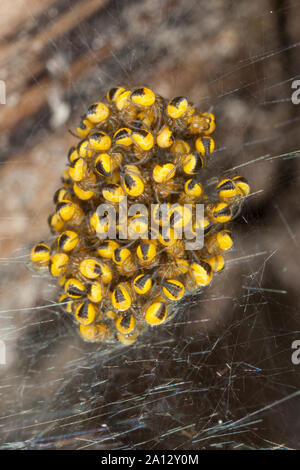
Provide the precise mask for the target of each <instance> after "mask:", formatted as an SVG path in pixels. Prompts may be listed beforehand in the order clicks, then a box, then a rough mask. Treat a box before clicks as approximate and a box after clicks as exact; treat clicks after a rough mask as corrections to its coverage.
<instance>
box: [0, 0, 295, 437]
mask: <svg viewBox="0 0 300 470" xmlns="http://www.w3.org/2000/svg"><path fill="white" fill-rule="evenodd" d="M299 20H300V2H299V1H296V0H284V1H279V0H278V1H276V0H261V1H260V2H249V1H247V0H240V1H232V0H211V1H209V2H208V1H204V0H203V1H202V0H201V1H185V0H140V1H132V0H123V1H122V0H42V1H41V0H26V1H25V0H14V2H9V1H8V0H4V1H2V2H1V4H0V79H1V80H4V81H5V84H6V104H5V105H0V161H1V166H0V194H1V216H0V237H1V239H0V253H1V255H0V256H1V265H0V269H1V270H0V273H1V277H0V305H1V309H2V310H5V309H11V310H14V309H19V308H25V307H28V311H27V313H26V314H27V317H26V319H27V320H26V321H28V315H33V313H34V312H33V311H31V310H30V308H31V307H34V306H36V305H42V304H45V303H48V302H51V300H53V299H54V294H55V291H54V289H53V288H52V286H51V285H49V282H48V281H47V280H46V281H45V280H43V279H38V278H36V277H34V276H33V273H32V272H31V271H30V270H29V269H27V268H26V267H24V262H25V263H26V262H27V261H28V251H29V249H30V247H31V245H32V244H33V243H34V242H36V241H39V240H40V239H43V238H47V234H48V226H47V216H48V214H49V212H50V211H51V209H52V195H53V193H54V191H55V190H56V188H57V187H58V185H59V175H60V173H61V172H62V170H63V168H64V166H65V163H66V155H67V151H68V148H69V147H70V146H71V145H72V143H73V142H74V140H75V139H74V137H73V136H72V135H71V134H70V133H69V132H68V130H69V129H74V127H75V125H76V123H77V122H78V119H79V117H80V115H81V114H83V112H85V110H86V108H87V106H88V105H89V104H90V103H92V102H93V101H94V100H97V99H99V98H101V97H102V96H103V94H104V93H105V92H106V90H107V89H108V88H110V87H111V86H114V85H117V84H125V85H128V86H135V85H147V86H149V87H152V88H153V89H155V90H156V91H157V92H158V93H160V94H162V95H164V96H166V97H172V96H177V95H186V96H188V97H189V99H191V100H192V101H194V102H195V103H199V104H200V105H201V106H203V111H206V110H207V109H209V108H210V107H211V106H212V107H213V109H214V112H215V114H216V119H217V130H216V141H217V147H218V151H217V152H216V154H215V171H216V175H221V174H222V172H224V171H225V170H226V169H229V168H232V167H235V166H239V165H244V164H246V163H247V162H250V161H252V160H255V159H259V158H260V157H262V156H265V158H261V159H260V160H258V161H257V162H255V163H252V164H247V165H245V166H244V167H242V168H241V169H239V170H238V171H239V172H240V173H241V174H243V175H245V176H246V177H247V178H248V179H249V181H250V183H251V188H252V191H253V193H254V195H253V196H252V197H251V198H250V199H249V201H248V203H247V207H246V209H245V213H244V218H241V219H239V221H238V222H237V223H236V224H235V233H236V245H235V247H236V248H235V251H234V252H233V253H232V254H231V258H232V259H234V258H240V257H243V256H245V257H247V256H250V258H248V260H247V261H246V263H244V262H239V263H232V264H231V265H229V267H228V270H226V271H225V272H224V274H222V276H220V277H218V278H217V279H216V282H215V283H214V284H213V286H212V288H211V289H210V290H209V292H208V293H207V294H206V297H205V299H206V300H207V302H206V304H205V308H204V307H203V304H201V308H200V307H199V306H198V307H197V306H196V308H195V318H196V319H197V318H199V316H200V318H203V316H204V317H205V316H209V320H210V322H209V326H208V328H209V329H211V330H212V331H214V330H215V328H217V327H218V326H220V325H221V326H222V325H224V322H225V324H227V325H228V324H229V323H230V322H231V321H235V320H236V318H238V319H240V315H242V314H243V313H242V312H243V302H242V301H241V297H242V294H245V293H247V292H248V294H249V295H250V294H251V289H250V291H245V290H243V288H244V286H245V285H246V286H250V288H253V289H257V288H258V289H261V288H267V289H271V290H272V289H273V290H274V291H282V292H284V291H286V292H287V293H288V295H285V294H282V295H281V296H280V293H279V294H278V292H277V293H276V292H275V293H274V294H273V295H272V296H271V297H270V298H269V297H266V296H267V295H268V294H265V293H262V292H263V291H262V292H259V291H257V292H256V294H257V297H255V299H256V301H257V303H258V302H262V303H263V301H265V303H266V305H267V307H266V309H267V310H266V311H263V312H264V313H266V312H267V316H269V315H271V317H272V321H275V324H276V328H275V327H274V323H272V321H271V326H270V331H269V333H270V335H272V331H273V328H274V331H275V330H276V331H279V330H281V328H283V326H284V327H286V328H287V324H286V323H285V321H287V319H286V318H287V317H288V319H289V321H290V322H291V323H288V325H289V326H288V328H289V329H291V331H292V329H293V328H294V329H295V330H297V328H298V326H299V323H298V319H297V315H296V312H298V305H299V251H298V250H299V244H298V240H299V231H300V218H299V212H300V206H299V192H298V191H299V158H296V157H295V156H294V155H293V154H290V152H295V151H297V150H299V148H300V147H299V144H300V139H299V122H300V119H299V109H300V105H299V106H298V107H297V106H296V105H293V104H292V103H291V93H292V90H291V84H292V81H293V79H296V78H297V77H299V76H300V59H299V45H300V43H299V41H300V38H299ZM282 154H286V157H282V156H281V157H279V156H280V155H282ZM272 157H274V158H272ZM259 253H262V255H259ZM251 255H257V256H256V257H253V259H252V258H251ZM224 293H226V296H225V297H226V298H224V299H223V300H222V303H221V304H220V303H218V302H216V301H215V299H216V298H218V297H222V296H224ZM239 296H240V297H239ZM237 297H239V298H240V301H239V302H238V304H239V305H240V307H237V306H236V305H235V307H234V308H233V299H234V298H237ZM199 305H200V304H199ZM236 307H237V308H236ZM245 308H246V307H245ZM262 308H263V307H262ZM203 309H204V310H203ZM282 312H285V314H286V315H287V317H285V320H284V325H283V324H281V323H280V321H279V320H278V315H279V314H280V313H282ZM256 313H257V312H256ZM235 315H237V317H235ZM274 316H275V317H274ZM20 317H21V318H20ZM39 318H40V317H39ZM268 318H269V317H268ZM24 321H25V320H24V317H23V313H22V314H20V316H19V314H18V313H16V314H15V315H14V314H13V313H12V312H9V313H8V315H7V316H5V315H4V316H3V319H2V320H1V322H2V330H3V334H4V337H5V338H6V334H7V331H8V336H9V337H12V338H13V340H12V345H11V355H10V358H11V359H10V360H9V365H10V366H11V367H12V370H14V369H13V363H14V360H15V358H16V357H18V353H17V352H16V351H17V349H16V346H15V343H14V341H15V340H16V339H17V338H18V337H20V336H22V331H23V326H24ZM26 321H25V323H26ZM277 321H278V322H279V323H278V325H277V323H276V322H277ZM228 322H229V323H228ZM11 325H14V326H16V327H17V328H16V329H14V330H10V328H12V326H11ZM18 328H20V331H19V330H18ZM277 328H278V330H277ZM0 330H1V328H0ZM186 333H187V334H190V333H191V329H189V327H188V326H186ZM10 334H12V336H10ZM290 339H291V338H290V337H289V341H290ZM289 344H290V343H289V342H287V343H286V344H281V343H280V351H281V352H283V351H284V350H285V348H286V350H288V351H289V349H288V348H289ZM286 354H287V356H286V357H287V359H286V360H287V361H289V359H288V358H289V352H287V353H286ZM286 367H287V368H289V367H290V363H289V362H288V363H287V365H286ZM291 387H292V386H291ZM12 400H13V398H12ZM29 401H30V400H29ZM11 406H12V407H13V405H12V404H11ZM294 445H295V444H294Z"/></svg>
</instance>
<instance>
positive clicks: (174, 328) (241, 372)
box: [0, 0, 300, 450]
mask: <svg viewBox="0 0 300 470" xmlns="http://www.w3.org/2000/svg"><path fill="white" fill-rule="evenodd" d="M94 3H95V4H96V3H98V7H99V11H98V10H96V12H95V13H93V14H92V15H91V16H90V17H89V18H88V19H84V20H83V21H78V24H77V25H76V27H74V28H73V29H72V30H71V31H69V32H68V33H65V34H62V35H61V36H60V37H57V38H55V39H53V40H52V39H51V40H49V42H48V44H47V57H48V59H47V70H48V72H47V73H48V75H49V77H50V78H51V84H52V85H51V87H50V88H49V89H47V90H46V91H45V93H47V96H48V98H47V100H48V101H47V109H42V111H41V114H40V119H39V120H38V121H37V122H36V123H35V127H33V125H32V122H31V123H30V126H31V127H30V129H31V130H30V132H28V128H26V127H24V128H21V129H20V130H19V133H18V134H17V135H16V136H15V139H14V141H11V142H9V143H8V145H7V151H6V152H4V154H3V162H4V163H3V167H2V168H1V170H2V174H4V175H5V178H9V177H10V175H11V174H13V176H12V177H13V178H15V180H14V181H15V182H16V181H17V183H18V184H19V185H20V188H19V189H18V188H16V186H13V190H12V189H10V187H8V184H7V186H5V184H4V186H3V187H4V191H6V192H8V194H9V196H11V198H13V193H14V194H16V193H17V194H18V197H19V198H20V197H21V198H22V197H24V206H25V207H26V205H27V206H28V205H29V203H31V198H32V197H33V196H32V194H31V192H30V191H31V190H30V189H28V188H30V185H31V183H32V182H33V183H34V180H33V179H32V178H34V175H35V173H34V172H36V174H37V175H39V174H41V171H43V172H45V166H44V163H41V162H43V160H45V158H46V159H47V157H48V156H49V155H53V154H58V155H59V156H58V157H57V158H56V157H53V160H51V166H52V167H54V173H55V175H56V176H55V177H53V178H52V173H51V175H50V176H51V177H50V176H49V178H48V180H47V178H46V179H44V180H43V181H47V187H46V190H45V189H44V193H45V194H44V195H43V197H42V199H41V206H40V207H39V208H38V205H35V206H33V209H31V211H32V212H33V215H32V212H31V219H30V220H27V222H26V224H25V227H26V228H27V230H28V233H29V235H28V236H27V234H26V235H24V237H23V238H21V239H20V240H19V239H18V241H17V245H16V246H15V248H14V251H13V253H12V254H11V255H10V256H8V257H3V258H2V259H1V273H2V276H3V279H2V281H1V299H2V300H3V308H1V311H0V338H1V339H2V340H4V341H5V344H6V346H7V365H6V366H0V374H1V375H0V379H1V382H0V397H1V401H0V403H1V414H0V436H1V437H0V446H1V448H4V449H6V448H9V449H12V448H20V449H53V448H60V449H98V450H101V449H211V448H219V449H243V448H248V449H258V448H259V449H263V448H268V449H279V448H299V438H298V435H299V422H298V421H297V419H295V416H297V411H298V408H299V405H300V396H299V395H300V391H299V385H300V377H299V371H300V369H299V367H300V366H297V365H293V364H292V361H291V354H292V350H291V344H292V342H293V341H294V340H295V339H298V338H299V337H300V331H299V313H298V301H299V292H298V291H299V288H298V264H297V263H298V262H299V255H298V249H299V245H298V241H297V237H298V230H299V217H298V216H299V203H298V197H297V196H298V192H297V189H298V188H299V185H298V183H299V160H298V158H299V144H300V143H299V131H298V126H299V109H300V108H297V106H296V105H293V104H292V102H291V93H292V89H291V84H292V82H293V80H295V79H297V77H299V76H300V67H299V54H298V48H299V46H300V40H299V37H298V38H297V21H298V22H299V4H300V2H299V1H281V2H279V1H272V2H271V1H262V2H257V3H256V4H255V5H252V3H251V4H250V2H246V1H239V2H231V1H229V0H223V1H217V0H216V1H213V2H204V1H203V2H202V1H200V2H194V1H190V2H183V1H179V0H178V1H163V2H161V1H158V0H154V1H153V0H151V1H150V0H143V1H140V2H138V4H139V5H138V6H137V4H136V2H132V1H125V2H119V1H110V2H109V1H107V2H105V1H103V2H101V1H98V2H94ZM61 4H62V5H63V7H60V8H62V10H63V11H62V10H61V11H59V14H64V11H68V10H69V11H71V12H76V11H77V10H76V9H77V8H78V6H80V5H83V4H84V2H71V1H65V2H61ZM45 8H47V7H45ZM55 8H56V9H58V6H57V5H56V4H55V5H54V6H53V7H52V10H50V9H49V10H48V9H47V12H46V11H45V12H43V13H41V14H39V15H36V14H35V13H32V14H31V13H30V12H29V16H30V15H31V20H32V25H33V26H32V28H35V30H34V29H32V31H34V34H39V33H40V32H41V31H42V30H43V28H44V27H45V25H48V23H49V22H51V21H53V22H54V21H55ZM51 11H52V13H51ZM49 12H50V13H51V15H50V13H49ZM35 15H36V16H35ZM49 18H50V19H49ZM51 18H52V19H51ZM107 25H109V27H108V26H107ZM47 31H48V30H47V29H46V33H45V34H47ZM30 34H33V33H32V32H31V33H30ZM99 51H100V52H99ZM297 54H298V56H297ZM76 61H77V62H76ZM74 63H75V65H76V64H79V65H80V66H81V67H86V69H87V71H86V73H83V74H82V76H80V79H77V78H76V73H75V71H76V70H77V69H76V67H74V66H73V64H74ZM74 69H75V71H74ZM24 70H25V71H26V73H29V75H30V71H28V64H27V65H26V63H25V64H24ZM80 70H81V69H80ZM62 77H68V86H67V87H66V88H63V87H62V85H61V80H62ZM32 81H33V82H35V84H36V85H37V86H38V87H39V86H40V87H44V82H43V76H42V75H32ZM116 84H125V85H128V86H130V87H132V86H135V85H140V84H146V85H148V86H151V87H152V88H153V89H155V91H157V92H159V93H161V94H162V95H164V96H170V97H171V96H176V95H187V96H188V97H189V98H190V99H191V100H192V101H194V102H195V103H199V104H200V105H201V106H203V110H204V111H206V110H208V109H210V108H212V109H213V112H214V113H215V115H216V117H217V131H216V141H217V151H216V152H215V159H214V162H213V164H212V166H211V168H209V171H210V172H212V173H213V174H214V175H215V176H217V177H220V176H222V175H227V174H229V175H230V174H236V173H238V174H242V175H243V176H245V177H247V179H248V180H249V182H250V184H251V189H252V193H251V195H250V197H249V198H248V200H247V202H246V204H245V207H244V209H243V214H242V216H241V217H239V219H238V220H236V221H235V222H234V223H233V235H234V249H233V250H232V251H231V252H230V253H229V254H228V255H227V258H226V260H227V264H226V268H225V270H224V271H223V272H222V273H220V274H219V275H216V276H215V279H214V281H213V283H212V285H211V287H209V288H207V289H205V290H203V292H201V293H200V294H197V295H190V296H188V297H186V298H185V299H184V301H182V302H181V304H180V305H179V307H178V313H177V315H176V317H175V319H174V320H173V321H172V322H170V323H168V324H166V325H163V326H160V327H158V328H153V329H151V330H150V331H148V332H147V333H145V334H144V335H143V336H142V337H141V338H140V341H138V342H137V343H136V344H135V345H134V346H131V347H124V346H121V345H104V346H103V345H100V346H98V345H97V346H95V345H91V344H86V343H83V342H82V341H81V340H80V338H79V337H78V335H77V333H76V331H75V330H74V327H73V324H72V322H71V320H70V319H69V318H68V317H67V316H66V315H62V314H61V313H60V311H59V309H58V308H57V305H56V304H55V301H54V299H55V298H56V296H55V295H56V288H55V285H54V283H53V281H52V280H51V279H49V278H48V277H46V278H40V277H39V276H37V275H36V274H35V273H34V272H32V271H31V270H30V268H29V266H28V253H29V250H30V246H31V244H32V243H33V242H34V241H39V239H40V238H41V239H42V238H43V236H44V237H46V236H47V226H46V222H45V217H42V214H43V213H44V212H46V211H47V210H49V209H48V208H49V207H50V206H49V201H50V203H51V198H52V194H53V189H54V188H55V187H57V185H58V181H59V175H60V173H61V171H62V168H63V165H64V164H65V160H66V159H65V155H66V149H67V148H68V147H69V146H70V145H71V143H72V142H73V141H74V139H73V137H72V136H69V135H68V133H67V130H68V129H69V128H73V129H74V123H76V122H77V121H78V117H79V116H80V115H81V114H82V113H83V112H84V111H85V110H86V108H87V106H88V105H89V104H90V103H92V102H93V101H94V100H95V99H97V98H99V97H101V96H102V95H103V94H104V93H105V91H106V89H108V88H110V87H111V86H114V85H116ZM26 129H27V130H26ZM53 136H54V138H53ZM48 138H49V139H50V140H49V144H48V141H47V139H48ZM51 138H52V140H51ZM72 139H73V140H72ZM18 146H19V147H18ZM35 146H36V148H38V150H34V148H35ZM20 147H21V148H24V149H25V150H26V149H28V152H30V151H32V152H34V151H36V154H34V153H33V155H36V156H35V157H33V161H32V162H31V166H30V167H29V170H31V171H29V170H28V171H27V172H25V174H24V172H23V170H22V169H19V167H18V165H16V164H13V165H12V166H9V164H10V159H9V155H10V154H11V153H12V152H14V151H15V150H18V149H19V148H20ZM32 149H33V150H32ZM26 155H28V153H26ZM26 158H27V157H26V156H25V157H24V160H26ZM62 160H63V161H62ZM46 170H47V167H46ZM5 172H6V173H5ZM54 173H53V174H54ZM37 177H38V176H35V178H37ZM1 181H2V179H1ZM4 182H5V180H4ZM23 185H24V186H23ZM6 194H7V193H6ZM12 200H13V199H12ZM44 208H45V211H44ZM26 214H27V212H26ZM25 218H26V219H27V216H26V217H25ZM31 220H32V227H31V225H30V223H31ZM4 223H8V224H12V225H9V227H10V230H13V229H12V227H14V225H13V224H16V225H18V223H19V222H18V218H17V217H16V216H15V215H14V211H13V210H12V211H11V215H10V216H9V217H7V218H6V219H5V220H4ZM42 226H43V227H42ZM5 233H6V232H5ZM5 236H6V235H4V236H3V240H4V239H5ZM26 237H27V238H26ZM24 238H25V240H24Z"/></svg>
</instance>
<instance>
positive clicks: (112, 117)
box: [31, 87, 249, 344]
mask: <svg viewBox="0 0 300 470" xmlns="http://www.w3.org/2000/svg"><path fill="white" fill-rule="evenodd" d="M214 129H215V118H214V115H213V114H211V113H207V112H204V113H201V112H200V111H199V109H197V108H196V107H195V106H193V104H191V103H190V102H189V101H188V100H187V98H185V97H176V98H173V99H172V100H171V101H168V100H165V99H164V98H162V97H161V96H159V95H156V94H155V93H154V92H153V91H152V90H150V89H148V88H144V87H143V88H135V89H133V90H126V89H124V88H122V87H115V88H112V89H111V90H109V91H108V93H107V96H106V99H105V100H103V102H97V103H94V104H92V105H91V106H90V107H89V109H88V110H87V113H86V114H85V115H84V116H83V117H82V119H81V122H80V124H79V126H78V128H77V134H78V135H79V140H80V139H81V140H80V141H79V143H77V145H74V146H73V147H72V148H71V149H70V151H69V154H68V164H67V165H68V166H67V169H66V170H65V171H64V173H63V176H62V186H61V188H59V189H58V190H57V192H56V193H55V196H54V203H55V205H56V207H55V211H54V212H53V213H52V214H51V215H50V217H49V225H50V228H51V231H52V234H53V240H52V241H51V242H50V243H45V242H41V243H39V244H37V245H35V246H34V247H33V248H32V251H31V259H32V261H33V262H34V264H35V265H36V266H37V267H39V268H47V269H49V271H50V274H51V275H52V276H54V277H55V278H57V280H58V285H59V286H60V288H61V290H62V291H63V292H62V293H61V295H60V297H59V303H60V304H61V307H62V308H63V310H64V311H66V312H68V313H69V314H71V315H72V316H73V318H74V321H75V322H76V323H77V324H78V326H79V331H80V334H81V336H82V337H83V338H84V339H85V340H87V341H93V342H100V341H110V340H114V339H115V338H117V339H118V340H119V341H121V342H122V343H124V344H132V343H134V342H135V341H136V339H137V337H138V336H139V335H140V334H141V332H142V331H144V330H145V328H146V327H147V326H149V325H150V326H153V325H159V324H162V323H164V322H166V321H168V320H169V319H170V318H171V317H172V312H173V311H174V308H173V307H174V305H176V302H178V301H179V300H180V299H181V298H182V297H183V296H184V295H185V294H186V293H188V292H193V291H195V290H197V289H201V288H203V287H205V286H208V285H209V284H210V283H211V281H212V277H213V273H216V272H219V271H221V270H222V269H223V268H224V257H223V255H224V252H225V251H227V250H229V249H230V248H231V247H232V243H233V242H232V238H231V233H230V231H229V229H228V223H230V221H231V220H232V219H233V218H234V217H235V216H236V215H237V214H238V213H239V211H240V207H241V204H242V200H243V199H244V197H245V196H247V195H248V193H249V185H248V183H247V181H246V180H245V179H244V178H242V177H240V176H234V177H232V178H225V179H222V180H219V181H218V182H217V183H216V184H215V185H214V187H213V189H211V190H210V191H209V195H208V193H207V191H206V189H205V183H206V182H205V181H204V180H205V178H204V176H203V171H202V168H203V166H204V163H205V162H206V161H208V160H210V158H211V156H212V153H213V152H214V147H215V143H214V140H213V139H212V137H211V134H212V132H213V131H214ZM121 201H126V208H127V209H129V208H130V207H132V204H137V203H139V204H143V207H146V208H147V209H149V211H148V212H147V214H150V213H151V220H152V219H153V220H154V221H155V224H156V228H153V226H152V225H151V228H149V217H148V216H147V214H145V213H144V212H143V211H140V212H139V211H138V212H136V213H135V214H134V215H133V216H130V217H129V218H127V225H128V231H127V238H126V237H125V238H124V236H121V235H120V230H121V228H120V227H121V225H122V220H121V219H122V216H121V211H120V205H119V203H120V202H121ZM104 203H105V204H107V205H108V206H105V207H112V208H114V209H115V211H116V214H117V216H118V221H117V224H116V228H115V236H114V237H110V238H109V239H104V237H105V236H106V235H107V234H108V233H109V229H110V228H111V224H112V220H111V217H110V212H109V211H107V212H104V213H100V212H99V210H97V209H98V208H99V207H100V206H101V205H103V204H104ZM162 203H165V207H166V210H165V211H163V210H162V209H161V206H160V204H162ZM151 204H155V206H154V210H153V209H150V205H151ZM196 204H203V205H204V208H205V209H204V215H203V216H202V217H201V218H198V219H197V218H196V219H195V220H194V215H195V211H194V209H195V207H196ZM192 220H193V222H192V231H194V232H195V233H196V230H198V229H202V230H203V231H204V245H203V247H202V248H201V249H198V250H194V251H193V250H187V249H186V239H185V238H184V237H181V238H180V237H179V235H178V233H179V232H178V229H180V228H181V229H182V227H183V228H184V226H185V225H187V224H188V223H191V221H192Z"/></svg>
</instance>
